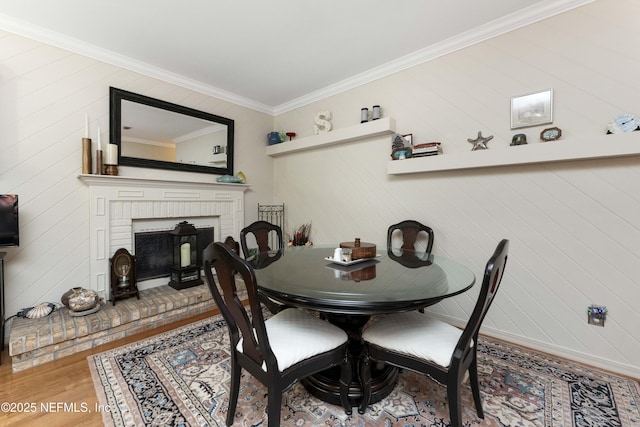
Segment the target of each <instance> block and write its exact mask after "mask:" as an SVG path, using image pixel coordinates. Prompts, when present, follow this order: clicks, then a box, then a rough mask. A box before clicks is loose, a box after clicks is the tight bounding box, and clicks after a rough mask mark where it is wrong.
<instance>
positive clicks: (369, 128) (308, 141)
mask: <svg viewBox="0 0 640 427" xmlns="http://www.w3.org/2000/svg"><path fill="white" fill-rule="evenodd" d="M395 131H396V123H395V120H393V119H392V118H391V117H383V118H381V119H379V120H373V121H370V122H367V123H361V124H359V125H357V126H350V127H348V128H342V129H336V130H332V131H330V132H327V133H321V134H319V135H313V136H308V137H304V138H298V139H295V138H294V139H293V141H285V142H281V143H280V144H275V145H269V146H267V155H268V156H271V157H278V156H282V155H285V154H289V153H294V152H298V151H307V150H313V149H316V148H320V147H326V146H329V145H336V144H344V143H347V142H352V141H357V140H360V139H365V138H373V137H376V136H379V135H385V134H392V133H395Z"/></svg>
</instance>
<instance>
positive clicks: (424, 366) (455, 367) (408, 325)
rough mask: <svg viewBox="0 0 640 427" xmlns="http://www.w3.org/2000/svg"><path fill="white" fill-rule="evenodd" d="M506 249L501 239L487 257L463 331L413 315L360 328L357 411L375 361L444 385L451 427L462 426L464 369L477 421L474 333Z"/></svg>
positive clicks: (497, 280) (368, 388)
mask: <svg viewBox="0 0 640 427" xmlns="http://www.w3.org/2000/svg"><path fill="white" fill-rule="evenodd" d="M508 251H509V241H508V240H506V239H504V240H502V241H501V242H500V243H499V244H498V246H497V247H496V250H495V252H494V253H493V255H492V256H491V258H489V261H488V262H487V265H486V268H485V271H484V277H483V279H482V286H481V288H480V294H479V296H478V300H477V302H476V304H475V307H474V309H473V312H472V313H471V317H470V318H469V320H468V322H467V325H466V326H465V328H464V329H463V330H460V329H458V328H456V327H455V326H452V325H450V324H448V323H446V322H443V321H441V320H438V319H436V318H434V317H431V316H430V315H429V314H421V313H418V312H415V311H413V312H407V313H398V314H390V315H387V316H384V317H381V318H379V320H378V321H377V322H374V323H373V324H371V325H370V326H368V327H365V329H364V331H363V332H362V341H363V353H362V354H363V356H362V359H361V366H360V375H361V378H362V382H363V399H362V402H361V405H360V407H359V408H358V411H359V412H360V413H364V412H365V410H366V408H367V405H368V404H369V400H370V399H371V371H370V369H371V361H377V362H384V363H389V364H391V365H395V366H398V367H401V368H406V369H410V370H413V371H416V372H418V373H422V374H425V375H429V376H431V377H432V378H433V379H435V380H436V381H438V382H439V383H441V384H444V385H446V386H447V400H448V404H449V416H450V418H451V426H452V427H459V426H461V425H462V408H461V402H460V387H461V384H462V381H463V379H464V376H465V373H466V372H467V371H468V372H469V382H470V385H471V392H472V394H473V400H474V402H475V406H476V411H477V413H478V417H480V418H484V412H483V410H482V401H481V400H480V387H479V384H478V366H477V363H478V362H477V347H478V345H477V344H478V331H479V330H480V326H481V325H482V321H483V320H484V317H485V315H486V314H487V311H488V310H489V307H490V306H491V303H492V302H493V298H494V297H495V295H496V292H497V291H498V287H499V286H500V282H501V281H502V276H503V274H504V268H505V265H506V262H507V252H508Z"/></svg>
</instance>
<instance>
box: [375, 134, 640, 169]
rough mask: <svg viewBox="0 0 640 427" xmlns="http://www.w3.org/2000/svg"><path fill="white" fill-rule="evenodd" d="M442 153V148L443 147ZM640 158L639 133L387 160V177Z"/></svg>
mask: <svg viewBox="0 0 640 427" xmlns="http://www.w3.org/2000/svg"><path fill="white" fill-rule="evenodd" d="M445 150H446V147H445ZM634 155H640V132H631V133H625V134H614V135H597V136H594V137H590V138H582V139H579V140H578V139H575V140H571V139H567V140H564V139H561V140H558V141H551V142H540V143H538V142H534V143H530V144H526V145H517V146H513V147H511V146H509V147H504V148H497V149H491V148H490V149H488V150H479V151H464V152H456V153H451V154H447V153H446V151H445V153H444V154H440V155H437V156H427V157H415V158H410V159H405V160H390V161H389V162H388V163H387V174H389V175H401V174H409V173H421V172H437V171H447V170H458V169H472V168H483V167H495V166H507V165H524V164H531V163H547V162H558V161H568V160H582V159H597V158H605V157H621V156H634Z"/></svg>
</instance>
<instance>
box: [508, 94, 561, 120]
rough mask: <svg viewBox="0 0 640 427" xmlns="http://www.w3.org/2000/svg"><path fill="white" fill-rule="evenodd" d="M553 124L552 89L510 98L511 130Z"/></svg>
mask: <svg viewBox="0 0 640 427" xmlns="http://www.w3.org/2000/svg"><path fill="white" fill-rule="evenodd" d="M552 122H553V89H549V90H545V91H542V92H536V93H530V94H528V95H520V96H513V97H511V129H518V128H525V127H529V126H537V125H543V124H545V123H552Z"/></svg>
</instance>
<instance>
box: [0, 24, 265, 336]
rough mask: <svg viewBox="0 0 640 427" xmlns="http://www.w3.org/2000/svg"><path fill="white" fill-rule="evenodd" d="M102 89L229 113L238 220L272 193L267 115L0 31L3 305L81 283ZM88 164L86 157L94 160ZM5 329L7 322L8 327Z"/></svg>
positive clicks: (168, 174) (250, 217)
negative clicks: (91, 149)
mask: <svg viewBox="0 0 640 427" xmlns="http://www.w3.org/2000/svg"><path fill="white" fill-rule="evenodd" d="M109 86H114V87H118V88H121V89H125V90H129V91H132V92H136V93H141V94H143V95H147V96H151V97H154V98H159V99H162V100H165V101H169V102H173V103H176V104H181V105H185V106H188V107H191V108H195V109H198V110H202V111H206V112H209V113H213V114H217V115H220V116H223V117H228V118H231V119H233V120H235V172H236V173H237V172H238V171H242V172H244V173H245V175H246V176H247V179H248V183H249V184H250V185H251V188H250V189H249V190H248V191H247V192H245V206H246V209H245V211H246V218H245V222H246V223H249V222H251V221H254V220H256V219H257V203H258V202H261V203H266V202H270V201H271V200H272V196H273V177H272V164H271V163H272V162H271V161H270V159H268V158H266V157H265V156H264V155H263V154H262V151H261V150H256V147H257V146H259V147H260V148H261V147H263V146H265V145H266V135H267V132H269V131H270V130H271V127H272V123H273V118H272V117H271V116H270V115H267V114H264V113H259V112H256V111H254V110H251V109H248V108H245V107H241V106H238V105H235V104H232V103H229V102H226V101H222V100H219V99H216V98H212V97H209V96H206V95H202V94H199V93H197V92H194V91H192V90H188V89H185V88H182V87H179V86H176V85H173V84H169V83H165V82H162V81H159V80H156V79H153V78H150V77H146V76H143V75H141V74H137V73H135V72H131V71H128V70H125V69H122V68H119V67H115V66H113V65H109V64H106V63H104V62H100V61H96V60H94V59H91V58H88V57H84V56H81V55H77V54H74V53H71V52H69V51H66V50H63V49H59V48H56V47H52V46H50V45H47V44H43V43H40V42H36V41H33V40H30V39H28V38H24V37H21V36H18V35H15V34H12V33H8V32H2V31H0V193H17V194H19V196H20V247H19V248H9V249H6V252H7V253H8V255H7V258H6V260H5V265H6V272H5V279H6V289H5V296H6V311H7V314H8V315H13V314H15V313H16V312H17V311H18V310H20V309H21V308H23V307H29V306H33V305H35V304H37V303H40V302H44V301H47V302H56V303H57V302H60V297H61V296H62V294H63V293H64V292H66V291H67V290H69V289H70V288H72V287H75V286H85V287H88V286H87V285H86V284H87V283H88V281H89V188H88V187H87V186H86V185H84V184H83V183H82V182H81V181H80V180H79V179H78V175H79V174H80V173H81V172H82V162H81V159H82V156H81V138H82V136H83V134H84V120H85V114H88V115H89V120H90V130H91V137H92V138H93V139H94V141H96V140H97V128H98V126H100V127H101V129H102V143H103V144H104V143H106V142H107V141H108V140H109V134H108V129H109ZM94 165H95V163H94ZM119 170H120V175H123V176H136V177H157V178H164V179H172V178H174V179H176V180H196V181H203V182H215V178H217V176H216V175H208V174H194V173H182V172H174V171H160V170H153V169H141V168H132V167H123V166H120V167H119ZM7 330H8V329H7Z"/></svg>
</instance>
